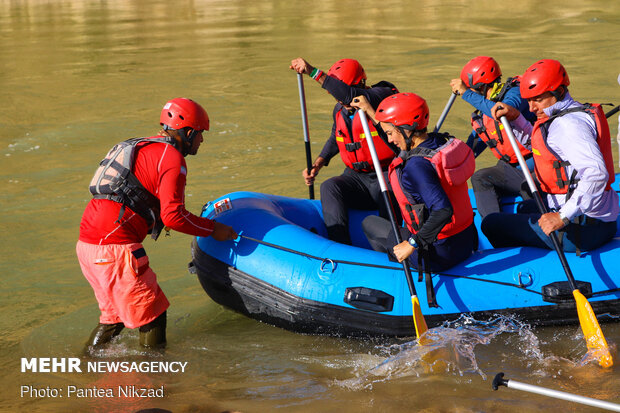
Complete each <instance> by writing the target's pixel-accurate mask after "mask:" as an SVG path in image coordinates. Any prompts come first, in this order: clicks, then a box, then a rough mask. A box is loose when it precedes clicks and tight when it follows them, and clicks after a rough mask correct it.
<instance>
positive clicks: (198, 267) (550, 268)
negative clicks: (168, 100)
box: [190, 176, 620, 336]
mask: <svg viewBox="0 0 620 413" xmlns="http://www.w3.org/2000/svg"><path fill="white" fill-rule="evenodd" d="M618 178H619V177H618V176H616V184H615V188H614V190H618V180H619V179H618ZM473 199H474V198H473V196H472V200H473ZM511 201H514V200H507V202H506V205H504V208H505V210H514V208H515V202H511ZM369 213H370V212H369V211H357V210H352V211H350V215H351V220H350V227H351V229H350V232H351V238H352V239H353V240H354V242H355V244H356V245H355V246H348V245H342V244H338V243H336V242H333V241H330V240H328V239H327V238H326V230H325V225H324V223H323V219H322V213H321V205H320V203H319V201H316V200H307V199H295V198H289V197H284V196H276V195H267V194H261V193H253V192H235V193H231V194H228V195H225V196H223V197H221V198H219V199H217V200H215V201H213V202H209V203H207V204H206V205H205V207H204V209H203V212H202V216H205V217H209V218H211V219H216V220H217V221H219V222H222V223H225V224H228V225H231V226H233V227H234V228H235V230H237V231H238V232H239V233H240V234H241V237H240V238H239V239H238V240H237V241H227V242H218V241H215V240H214V239H212V238H211V237H206V238H203V237H197V238H196V239H195V240H194V242H193V245H192V256H193V261H192V263H190V266H193V267H194V270H195V271H196V274H197V275H198V279H199V281H200V283H201V285H202V287H203V288H204V289H205V291H206V292H207V294H208V295H209V296H210V297H211V298H212V299H213V300H214V301H215V302H217V303H219V304H221V305H223V306H225V307H228V308H231V309H233V310H236V311H239V312H241V313H243V314H245V315H247V316H249V317H252V318H254V319H257V320H260V321H263V322H266V323H269V324H273V325H276V326H279V327H282V328H286V329H288V330H292V331H296V332H303V333H310V334H330V335H340V336H411V335H412V331H414V327H413V319H412V308H411V297H410V293H409V289H408V286H407V282H406V279H405V276H404V274H403V268H402V265H401V264H399V263H396V262H392V261H390V260H388V258H387V255H386V254H384V253H379V252H376V251H372V250H371V249H370V247H369V245H368V242H367V240H366V238H365V237H364V235H363V233H362V232H361V221H362V220H363V219H364V218H365V217H366V216H367V215H368V214H369ZM476 226H477V228H480V221H479V217H477V218H476ZM479 233H480V249H479V251H478V252H476V253H475V254H474V255H473V256H472V257H470V258H469V259H468V260H467V261H465V262H463V263H462V264H460V265H458V266H456V267H453V268H451V269H450V270H448V271H445V272H444V273H439V274H432V278H431V280H432V285H433V288H434V291H435V293H436V299H437V304H438V307H429V306H428V303H427V294H426V291H427V285H426V284H425V282H424V280H419V279H418V273H417V270H415V269H412V275H413V276H414V282H415V285H416V290H417V293H418V297H419V299H420V304H421V308H422V313H423V314H424V316H425V319H426V322H427V324H428V325H429V327H432V326H435V325H439V324H441V323H442V322H443V321H445V320H454V319H457V318H458V317H459V316H460V314H461V313H470V314H473V315H474V317H476V318H478V319H486V318H489V317H491V316H492V315H494V314H505V315H510V316H513V317H517V318H519V319H521V320H523V321H525V322H527V323H530V324H532V325H560V324H577V323H578V318H577V311H576V306H575V302H574V301H573V296H572V291H571V290H570V288H569V286H568V283H567V282H566V276H565V274H564V271H563V269H562V266H561V264H560V261H559V259H558V257H557V255H556V253H555V251H549V250H542V249H537V248H530V247H520V248H502V249H493V248H492V247H491V246H490V244H489V242H488V240H487V239H486V238H485V237H484V236H483V234H482V233H481V232H480V231H479ZM566 257H567V259H568V262H569V264H570V266H571V269H572V271H573V274H574V276H575V279H576V280H577V281H578V283H579V285H580V287H579V288H580V290H581V291H582V292H583V293H584V295H585V296H586V297H588V301H589V302H590V304H591V305H592V308H593V309H594V312H595V313H596V314H597V315H598V316H599V318H600V320H601V321H607V320H609V319H613V317H605V316H606V315H607V316H619V315H620V229H619V230H618V232H617V233H616V237H615V238H614V239H613V240H612V241H611V242H610V243H608V244H606V245H605V246H603V247H601V248H599V249H597V250H595V251H591V252H587V253H582V254H581V256H577V255H576V254H574V253H567V254H566Z"/></svg>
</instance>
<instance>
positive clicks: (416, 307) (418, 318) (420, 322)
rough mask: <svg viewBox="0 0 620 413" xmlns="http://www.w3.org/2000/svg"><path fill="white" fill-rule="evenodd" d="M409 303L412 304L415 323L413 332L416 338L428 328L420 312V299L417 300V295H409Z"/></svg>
mask: <svg viewBox="0 0 620 413" xmlns="http://www.w3.org/2000/svg"><path fill="white" fill-rule="evenodd" d="M411 305H412V306H413V324H414V325H415V334H416V337H417V338H420V336H421V335H422V334H424V333H425V332H426V330H428V327H427V325H426V320H424V315H423V314H422V308H421V307H420V301H418V296H417V295H412V296H411Z"/></svg>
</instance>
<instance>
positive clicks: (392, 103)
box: [375, 93, 428, 130]
mask: <svg viewBox="0 0 620 413" xmlns="http://www.w3.org/2000/svg"><path fill="white" fill-rule="evenodd" d="M375 119H376V120H378V121H379V122H387V123H391V124H393V125H394V126H400V127H402V128H405V129H410V130H421V129H424V128H426V127H427V126H428V105H427V104H426V101H425V100H424V99H422V98H421V97H420V96H418V95H416V94H415V93H397V94H395V95H392V96H388V97H387V98H385V99H383V101H381V103H380V104H379V107H378V108H377V113H376V114H375Z"/></svg>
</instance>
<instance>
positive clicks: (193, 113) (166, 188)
mask: <svg viewBox="0 0 620 413" xmlns="http://www.w3.org/2000/svg"><path fill="white" fill-rule="evenodd" d="M160 124H161V126H162V130H161V131H160V133H159V135H158V136H154V137H150V138H136V139H130V140H127V141H125V142H121V143H120V144H118V145H116V146H115V147H114V148H112V150H110V152H109V153H108V155H107V156H106V158H105V159H104V160H103V161H102V162H101V164H100V166H99V168H98V169H97V172H96V173H95V176H94V177H93V180H92V181H91V185H90V191H91V193H92V194H93V199H91V200H90V202H89V203H88V205H87V206H86V209H85V211H84V214H83V216H82V221H81V223H80V235H79V240H78V242H77V246H76V252H77V256H78V260H79V262H80V266H81V268H82V272H83V273H84V276H85V277H86V279H87V280H88V282H89V283H90V285H91V286H92V288H93V291H94V293H95V297H96V299H97V302H98V303H99V309H100V311H101V315H100V317H99V324H98V325H97V326H96V327H95V329H94V330H93V332H92V333H91V336H90V338H89V340H88V343H87V345H88V346H93V347H97V346H100V345H103V344H105V343H107V342H109V341H110V340H111V339H112V338H114V337H115V336H117V335H118V334H119V333H120V332H121V330H122V329H123V328H125V327H128V328H139V329H140V344H141V345H142V346H144V347H160V346H163V345H164V344H165V343H166V310H167V308H168V306H169V302H168V299H167V298H166V296H165V295H164V293H163V291H162V290H161V288H160V287H159V285H158V284H157V279H156V275H155V272H153V270H152V269H151V268H150V266H149V260H148V256H147V255H146V252H145V250H144V247H143V246H142V242H143V241H144V239H145V238H146V236H147V235H148V234H149V233H150V234H151V236H152V237H153V238H155V239H156V238H157V236H158V235H159V233H160V232H161V230H162V229H163V228H164V227H166V229H173V230H175V231H179V232H182V233H185V234H190V235H194V236H203V237H206V236H212V237H213V238H215V239H216V240H218V241H226V240H233V239H235V238H237V233H236V232H235V231H234V230H233V229H232V228H231V227H229V226H227V225H224V224H221V223H218V222H216V221H213V220H210V219H207V218H201V217H198V216H196V215H194V214H192V213H190V212H189V211H187V210H186V209H185V181H186V176H187V165H186V163H185V159H184V157H185V156H187V155H195V154H196V153H197V152H198V148H199V147H200V144H201V143H202V141H203V137H202V133H203V132H204V131H207V130H209V117H208V115H207V112H206V111H205V110H204V109H203V108H202V107H201V106H200V105H199V104H198V103H196V102H194V101H192V100H190V99H185V98H177V99H173V100H171V101H169V102H167V103H166V104H165V106H164V108H163V110H162V113H161V117H160Z"/></svg>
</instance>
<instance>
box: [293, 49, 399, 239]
mask: <svg viewBox="0 0 620 413" xmlns="http://www.w3.org/2000/svg"><path fill="white" fill-rule="evenodd" d="M290 68H291V69H293V70H295V71H296V72H297V73H301V74H306V75H308V76H310V77H311V78H312V79H314V80H316V81H317V82H318V83H319V84H320V85H321V86H322V87H323V89H325V90H327V92H329V94H330V95H331V96H332V97H333V98H334V99H336V101H337V103H336V105H335V106H334V110H333V119H334V123H333V125H332V129H331V135H330V136H329V138H328V139H327V141H326V142H325V145H324V146H323V150H322V151H321V153H320V154H319V156H318V157H317V158H316V160H315V161H314V162H313V164H312V168H311V169H310V171H308V170H307V169H304V171H303V173H302V175H303V177H304V179H305V182H306V184H307V185H312V184H313V183H314V180H315V178H316V176H317V175H318V173H319V171H320V170H321V168H323V167H324V166H327V165H328V164H329V161H330V160H331V159H332V158H333V157H334V156H336V155H337V154H338V153H340V156H341V158H342V160H343V162H344V164H345V165H346V168H345V170H344V172H343V173H342V174H341V175H339V176H334V177H332V178H329V179H327V180H326V181H324V182H323V183H322V184H321V207H322V209H323V220H324V221H325V226H326V229H327V236H328V238H329V239H331V240H333V241H336V242H339V243H342V244H351V237H350V233H349V212H348V211H349V209H362V210H379V214H380V215H381V216H385V217H387V216H388V214H387V210H386V208H385V206H384V205H383V202H382V198H381V188H380V187H379V182H378V180H377V173H376V171H375V170H374V167H373V164H372V159H371V157H370V152H369V150H368V144H367V142H366V139H364V131H363V129H362V126H361V123H360V121H359V117H356V116H354V115H355V111H354V109H353V107H351V101H352V100H353V99H354V98H355V97H356V96H364V97H365V98H366V99H367V100H368V102H370V105H371V106H372V107H374V108H376V107H377V106H378V105H379V103H381V101H382V100H383V99H384V98H386V97H387V96H390V95H392V94H394V93H396V92H398V90H397V89H396V87H395V86H394V85H393V84H391V83H389V82H386V81H381V82H379V83H377V84H374V85H372V86H370V87H368V86H366V73H365V71H364V68H363V67H362V65H361V64H360V63H359V62H358V61H357V60H354V59H341V60H339V61H337V62H336V63H334V64H333V65H332V67H331V68H330V69H329V71H328V72H327V73H324V72H323V71H322V70H320V69H318V68H316V67H314V66H312V65H310V64H309V63H308V62H307V61H306V60H304V59H303V58H301V57H299V58H297V59H294V60H293V61H292V62H291V65H290ZM371 134H372V135H373V142H374V144H375V147H376V148H377V152H378V156H379V158H380V160H381V165H382V168H383V171H381V172H382V173H385V172H386V171H387V167H388V166H389V164H390V162H391V161H392V159H393V158H394V156H396V153H398V148H396V147H395V146H394V145H392V144H390V143H388V141H387V138H386V136H385V134H384V133H383V131H381V130H377V129H375V128H374V127H371Z"/></svg>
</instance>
